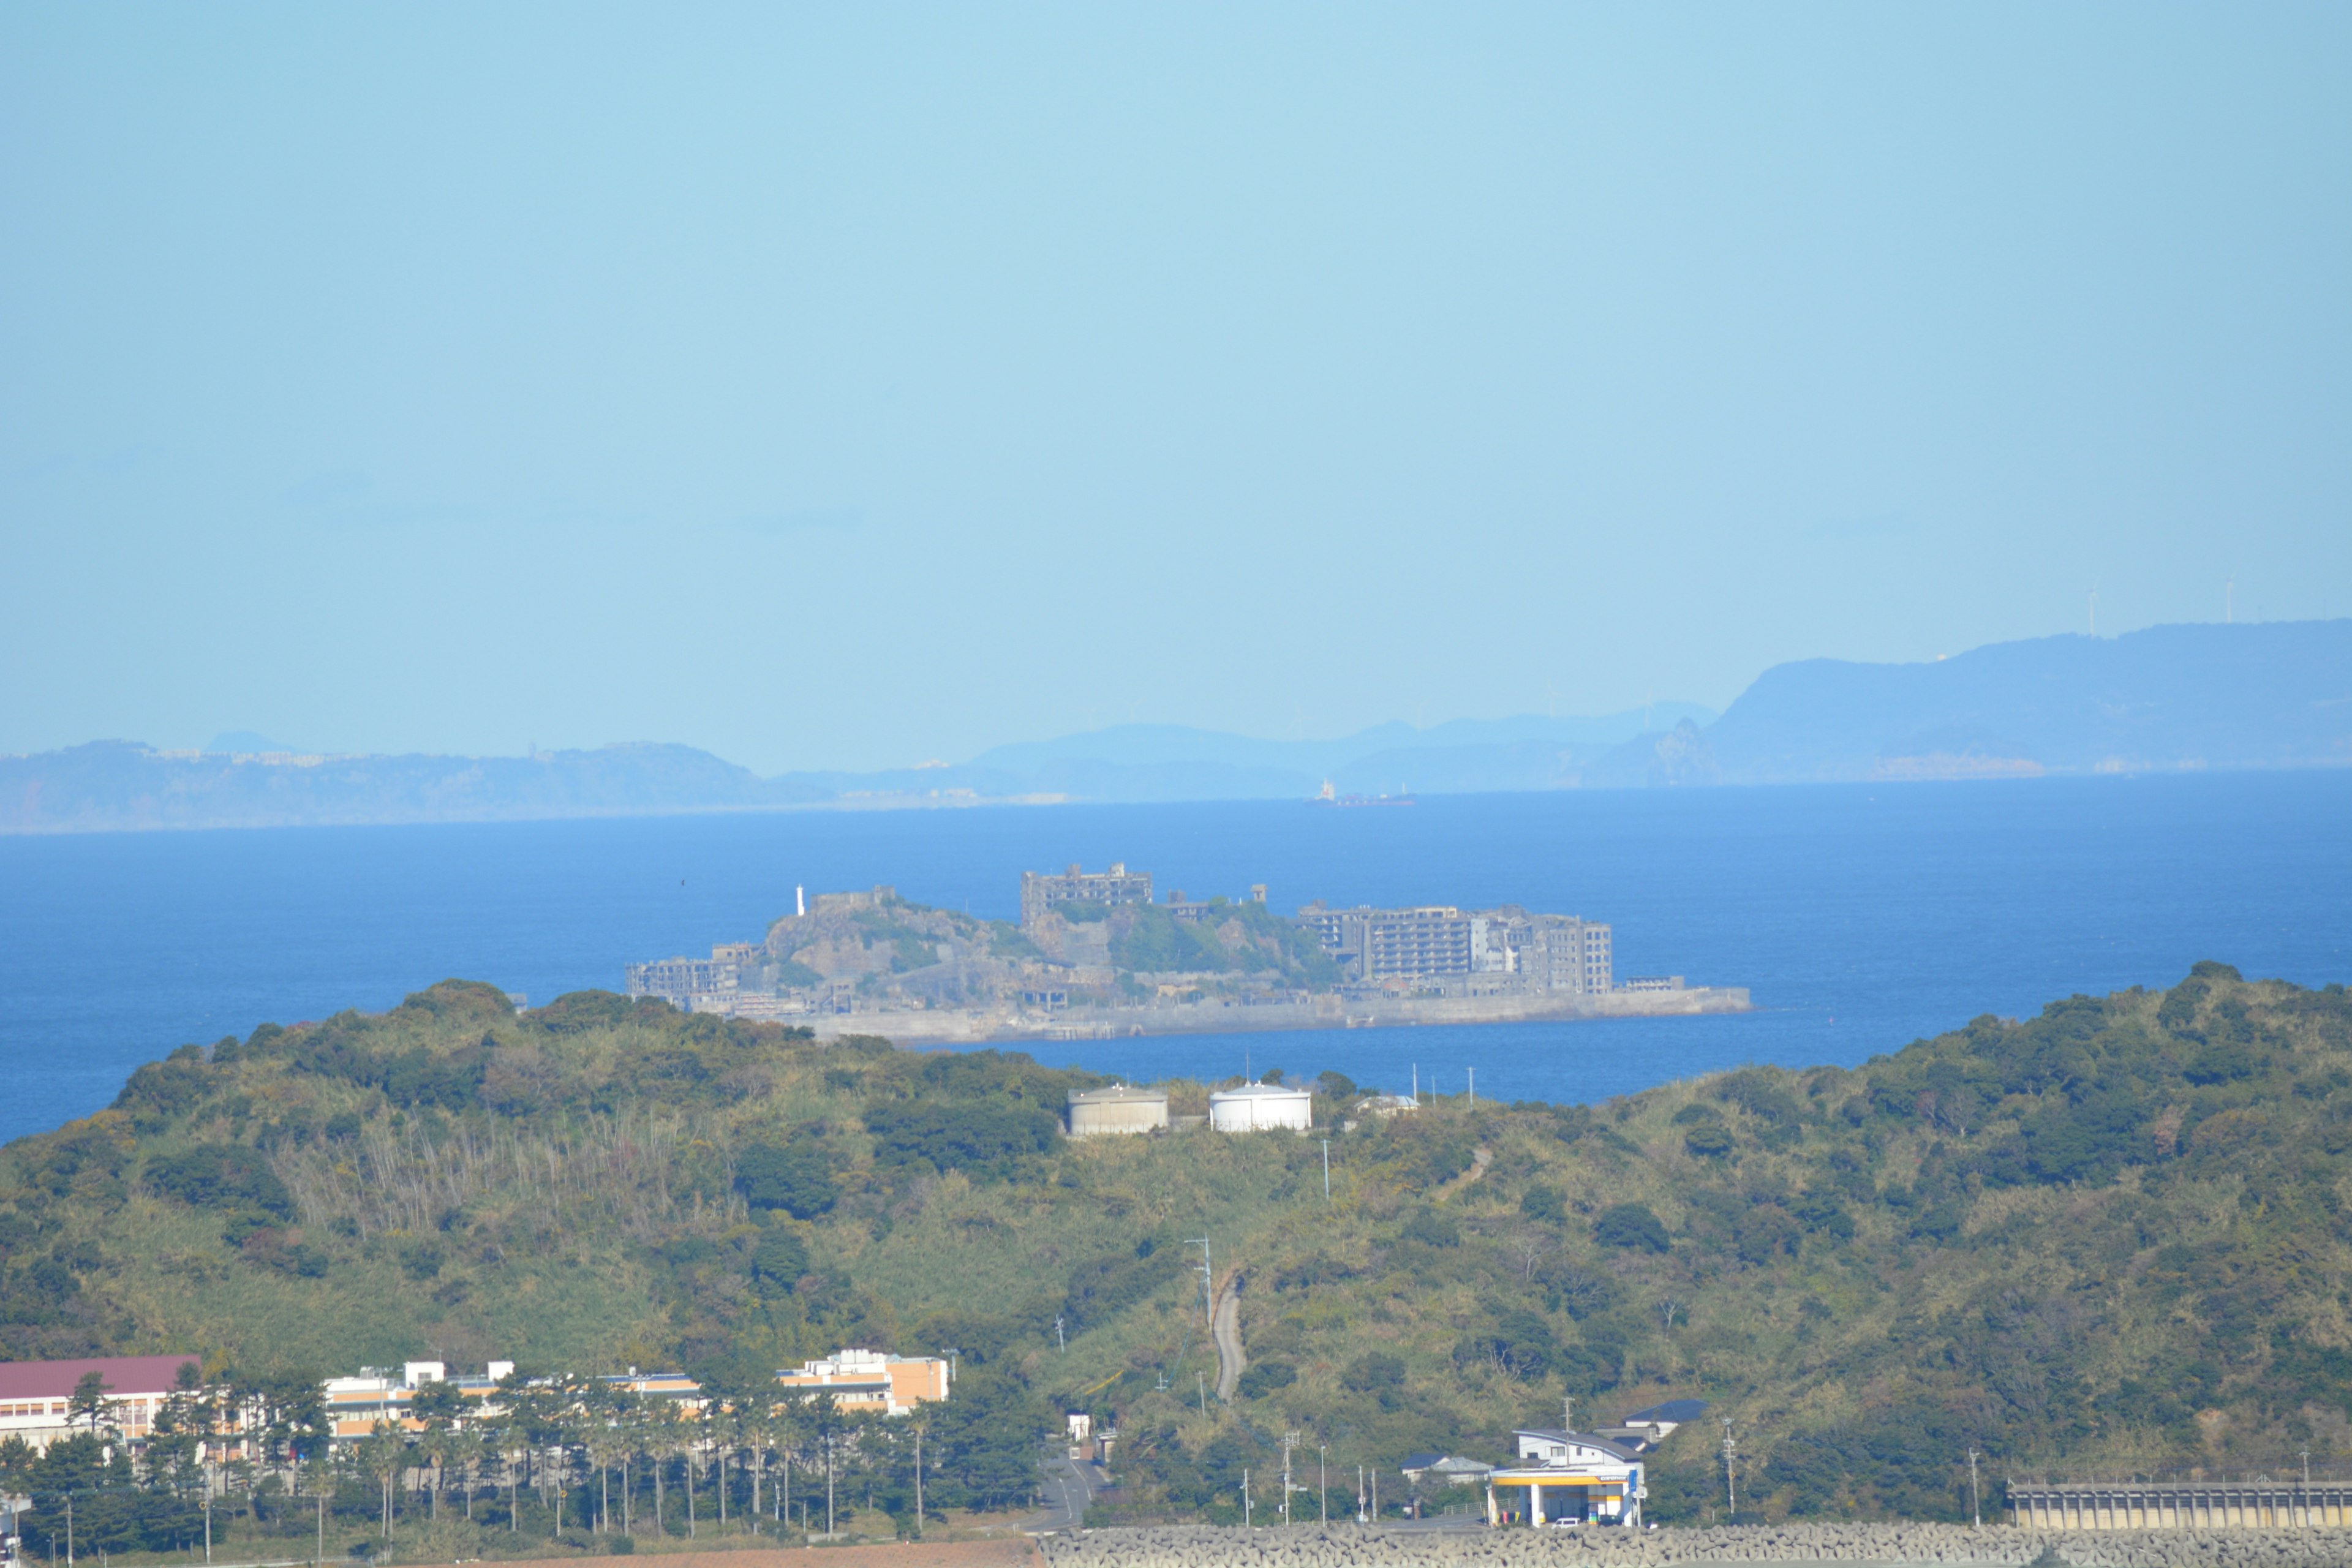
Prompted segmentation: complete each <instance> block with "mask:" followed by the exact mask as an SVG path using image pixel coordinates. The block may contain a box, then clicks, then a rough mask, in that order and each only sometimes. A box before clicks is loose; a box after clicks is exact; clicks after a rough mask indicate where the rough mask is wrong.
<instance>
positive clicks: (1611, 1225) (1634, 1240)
mask: <svg viewBox="0 0 2352 1568" xmlns="http://www.w3.org/2000/svg"><path fill="white" fill-rule="evenodd" d="M1592 1239H1593V1240H1595V1241H1597V1242H1599V1243H1600V1244H1601V1246H1603V1247H1630V1248H1632V1249H1633V1250H1635V1251H1641V1252H1664V1251H1665V1250H1666V1248H1667V1247H1669V1246H1670V1245H1672V1244H1671V1243H1670V1242H1669V1241H1668V1240H1667V1239H1666V1227H1665V1226H1664V1225H1661V1224H1660V1223H1659V1222H1658V1216H1657V1215H1654V1214H1652V1213H1651V1212H1650V1206H1649V1205H1647V1204H1617V1205H1613V1206H1612V1207H1609V1208H1605V1209H1602V1210H1601V1214H1600V1215H1599V1217H1597V1218H1596V1219H1594V1220H1593V1222H1592Z"/></svg>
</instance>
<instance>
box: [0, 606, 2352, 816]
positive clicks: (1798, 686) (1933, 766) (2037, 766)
mask: <svg viewBox="0 0 2352 1568" xmlns="http://www.w3.org/2000/svg"><path fill="white" fill-rule="evenodd" d="M247 746H254V747H257V748H261V749H255V750H245V749H242V748H244V747H247ZM2347 764H2352V620H2336V621H2303V622H2284V623H2273V624H2268V625H2261V626H2158V627H2154V628H2151V629H2150V630H2147V631H2143V632H2134V633H2132V634H2130V635H2128V636H2126V637H2113V638H2095V637H2042V638H2037V639H2035V640H2032V641H2030V642H2015V643H1999V644H1995V645H1992V646H1990V647H1981V648H1978V649H1976V650H1975V651H1973V652H1970V653H1965V654H1959V655H1957V656H1955V657H1953V658H1948V659H1938V660H1936V661H1935V662H1933V663H1927V664H1900V665H1887V664H1852V663H1846V662H1843V661H1841V660H1835V659H1808V660H1804V661H1801V662H1799V663H1795V664H1784V665H1779V666H1776V667H1775V668H1771V669H1769V670H1767V671H1765V673H1764V674H1763V675H1762V676H1761V677H1760V678H1759V679H1758V680H1757V681H1756V683H1755V684H1754V685H1753V686H1751V687H1749V688H1748V690H1747V691H1746V692H1744V693H1742V694H1741V696H1740V697H1739V699H1738V701H1736V702H1734V703H1733V704H1732V705H1731V707H1730V708H1729V709H1728V710H1726V711H1725V712H1724V713H1723V714H1722V715H1721V716H1720V717H1719V718H1718V717H1717V715H1716V714H1714V713H1713V712H1712V711H1711V710H1707V709H1705V708H1701V707H1698V706H1696V704H1692V703H1663V702H1662V703H1658V704H1655V705H1654V707H1651V708H1645V709H1633V710H1629V711H1627V712H1623V713H1616V714H1611V715H1607V716H1604V717H1601V718H1585V719H1547V718H1537V717H1524V718H1516V719H1495V720H1459V721H1454V722H1452V723H1446V724H1440V725H1436V726H1434V727H1433V728H1430V729H1426V730H1420V729H1415V728H1413V727H1412V726H1411V725H1407V724H1384V725H1380V726H1378V727H1376V728H1373V729H1370V730H1366V731H1362V732H1360V733H1359V734H1355V735H1349V736H1347V737H1345V738H1343V739H1340V740H1336V741H1261V740H1254V739H1250V738H1248V737H1245V736H1240V735H1226V734H1220V733H1217V732H1215V731H1206V730H1192V729H1185V728H1182V727H1180V726H1174V725H1149V724H1130V725H1121V726H1118V727H1116V728H1113V729H1108V730H1100V731H1092V732H1089V733H1086V734H1079V735H1069V736H1065V737H1063V738H1061V739H1059V740H1054V741H1038V742H1022V743H1019V744H1015V745H1007V746H999V747H997V748H995V749H994V750H992V751H989V752H983V753H982V754H981V755H980V756H978V757H975V758H974V759H972V760H971V762H969V763H961V764H956V765H939V764H934V765H927V766H923V767H916V768H903V769H895V770H890V771H886V772H880V773H784V774H782V775H780V776H778V777H775V778H761V777H760V776H759V775H758V774H756V773H752V772H751V771H750V770H749V769H747V768H741V767H738V766H736V765H735V764H734V763H729V762H725V761H722V760H721V759H719V758H718V757H714V756H712V755H711V754H710V753H709V752H701V751H697V750H695V749H694V748H693V747H690V746H679V745H658V744H626V745H614V746H605V747H602V748H600V749H597V750H593V751H572V752H539V753H536V754H534V755H532V756H530V757H440V756H425V755H408V756H330V755H319V754H304V753H300V752H293V751H290V750H285V749H281V748H278V747H277V745H276V743H275V742H268V741H265V740H264V739H263V738H262V737H259V736H257V735H251V734H244V733H237V734H230V735H225V736H222V737H220V738H219V740H217V741H216V742H215V743H214V746H213V747H212V748H209V749H207V750H205V751H203V752H164V751H156V750H154V749H153V748H151V747H148V746H143V745H140V744H138V743H136V742H127V741H100V742H91V743H90V744H88V745H82V746H74V747H69V748H68V749H67V750H64V751H60V752H43V753H40V754H38V755H35V756H26V757H5V758H0V832H11V833H45V832H46V833H56V832H89V831H105V830H117V829H125V828H142V827H226V826H294V825H298V824H326V823H394V822H438V821H489V820H500V819H522V818H532V817H561V816H646V815H654V814H660V813H669V812H698V811H753V810H775V809H783V808H791V807H813V806H835V807H856V806H887V805H909V806H911V805H976V804H982V803H987V802H1037V803H1044V802H1057V801H1081V800H1082V801H1097V802H1144V801H1178V800H1244V799H1283V798H1290V799H1304V798H1307V797H1308V796H1310V795H1314V794H1316V793H1317V792H1318V791H1319V790H1321V789H1322V787H1323V786H1324V785H1325V784H1329V785H1330V786H1331V787H1332V789H1333V790H1334V791H1335V792H1336V793H1338V794H1340V795H1404V794H1408V793H1410V794H1414V795H1446V794H1463V793H1472V792H1484V791H1495V790H1548V789H1576V788H1586V789H1591V788H1619V787H1635V788H1638V787H1644V786H1677V785H1684V786H1686V785H1705V784H1791V783H1825V782H1833V781H1853V780H1863V779H1885V780H1901V779H1935V778H1942V779H1949V778H2002V777H2019V776H2030V775H2033V774H2041V773H2143V772H2152V771H2178V770H2183V769H2198V768H2295V767H2324V766H2344V765H2347Z"/></svg>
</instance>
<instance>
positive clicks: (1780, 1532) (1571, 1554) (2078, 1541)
mask: <svg viewBox="0 0 2352 1568" xmlns="http://www.w3.org/2000/svg"><path fill="white" fill-rule="evenodd" d="M1041 1544H1042V1545H1043V1546H1044V1548H1045V1560H1046V1562H1047V1563H1049V1564H1050V1565H1051V1568H1574V1565H1576V1564H1580V1563H1625V1564H1629V1565H1631V1564H1646V1563H1659V1564H1668V1563H1878V1564H1884V1565H1895V1564H1901V1565H1906V1568H1907V1565H1911V1564H1921V1565H1924V1564H1927V1563H1981V1564H1994V1563H1999V1564H2003V1565H2004V1568H2027V1565H2029V1564H2034V1563H2041V1564H2045V1565H2049V1564H2055V1563H2074V1564H2079V1565H2081V1568H2094V1565H2095V1568H2272V1565H2279V1568H2286V1565H2296V1568H2300V1565H2303V1564H2314V1565H2316V1564H2321V1563H2326V1564H2347V1563H2352V1529H2305V1530H2147V1531H2053V1530H2019V1529H2014V1528H2011V1527H2010V1526H2008V1525H1987V1526H1986V1527H1985V1528H1984V1529H1982V1530H1971V1529H1969V1527H1968V1526H1966V1525H1957V1524H1793V1523H1791V1524H1780V1525H1769V1524H1766V1525H1740V1526H1738V1527H1734V1528H1725V1529H1717V1530H1654V1531H1627V1530H1544V1531H1536V1530H1517V1531H1514V1530H1498V1531H1487V1530H1469V1531H1406V1530H1394V1529H1368V1528H1365V1527H1363V1526H1360V1525H1333V1526H1329V1527H1317V1526H1307V1525H1302V1526H1298V1527H1296V1528H1293V1529H1287V1530H1286V1529H1278V1528H1277V1529H1265V1530H1220V1529H1215V1528H1212V1527H1206V1526H1202V1527H1181V1528H1169V1529H1160V1530H1091V1531H1082V1532H1080V1533H1078V1534H1075V1535H1069V1534H1065V1535H1054V1536H1048V1537H1046V1538H1045V1540H1044V1541H1043V1542H1041Z"/></svg>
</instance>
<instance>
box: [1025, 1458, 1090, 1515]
mask: <svg viewBox="0 0 2352 1568" xmlns="http://www.w3.org/2000/svg"><path fill="white" fill-rule="evenodd" d="M1099 1489H1100V1485H1099V1483H1097V1481H1096V1479H1095V1476H1094V1471H1093V1470H1092V1469H1090V1468H1088V1467H1087V1466H1085V1465H1082V1464H1080V1463H1078V1461H1077V1460H1076V1459H1073V1458H1070V1457H1069V1456H1068V1455H1067V1454H1065V1453H1056V1454H1055V1456H1054V1457H1053V1458H1050V1459H1048V1460H1046V1461H1045V1519H1044V1520H1043V1521H1041V1522H1038V1523H1035V1524H1032V1525H1031V1526H1030V1527H1029V1528H1030V1529H1031V1531H1045V1530H1076V1529H1077V1528H1078V1527H1079V1526H1080V1525H1082V1524H1084V1523H1086V1521H1087V1504H1089V1503H1091V1502H1093V1501H1094V1500H1095V1493H1096V1492H1097V1491H1098V1490H1099Z"/></svg>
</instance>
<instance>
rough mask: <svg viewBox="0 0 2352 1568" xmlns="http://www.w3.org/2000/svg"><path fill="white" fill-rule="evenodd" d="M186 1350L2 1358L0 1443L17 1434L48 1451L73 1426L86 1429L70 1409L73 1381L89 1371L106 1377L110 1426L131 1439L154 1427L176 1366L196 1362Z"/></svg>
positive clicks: (175, 1384)
mask: <svg viewBox="0 0 2352 1568" xmlns="http://www.w3.org/2000/svg"><path fill="white" fill-rule="evenodd" d="M195 1359H196V1358H195V1357H194V1356H186V1355H135V1356H100V1357H95V1358H92V1359H90V1360H86V1361H15V1362H0V1442H5V1441H7V1440H8V1439H9V1438H11V1437H21V1438H23V1439H24V1440H25V1442H26V1444H27V1445H28V1446H30V1447H33V1448H34V1449H36V1450H43V1451H45V1450H47V1447H48V1446H49V1445H50V1444H52V1443H54V1442H56V1441H58V1439H59V1438H61V1437H67V1436H71V1435H72V1434H73V1433H74V1432H75V1431H77V1430H79V1431H85V1432H86V1431H89V1426H88V1424H87V1423H86V1422H83V1421H80V1420H78V1419H77V1418H76V1417H75V1415H73V1414H72V1411H71V1409H70V1405H71V1404H72V1401H73V1392H74V1385H75V1384H79V1383H80V1382H81V1380H82V1379H83V1378H84V1377H86V1376H88V1375H89V1373H93V1372H94V1373H98V1374H99V1376H100V1378H102V1379H104V1380H105V1389H106V1398H107V1401H108V1410H107V1413H106V1415H104V1416H103V1417H102V1418H101V1420H100V1425H101V1426H112V1427H113V1428H114V1429H115V1430H117V1431H119V1432H121V1434H122V1435H123V1436H125V1437H127V1438H130V1439H131V1441H133V1442H139V1441H142V1440H143V1439H144V1438H145V1437H146V1436H147V1434H148V1432H149V1431H150V1430H151V1429H152V1427H153V1426H154V1422H155V1415H156V1413H157V1412H158V1411H160V1410H161V1409H162V1408H163V1402H164V1401H165V1400H167V1399H169V1398H170V1397H171V1396H172V1394H173V1393H174V1392H175V1391H176V1390H177V1389H178V1388H179V1386H180V1368H182V1367H183V1366H191V1365H194V1364H195Z"/></svg>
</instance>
